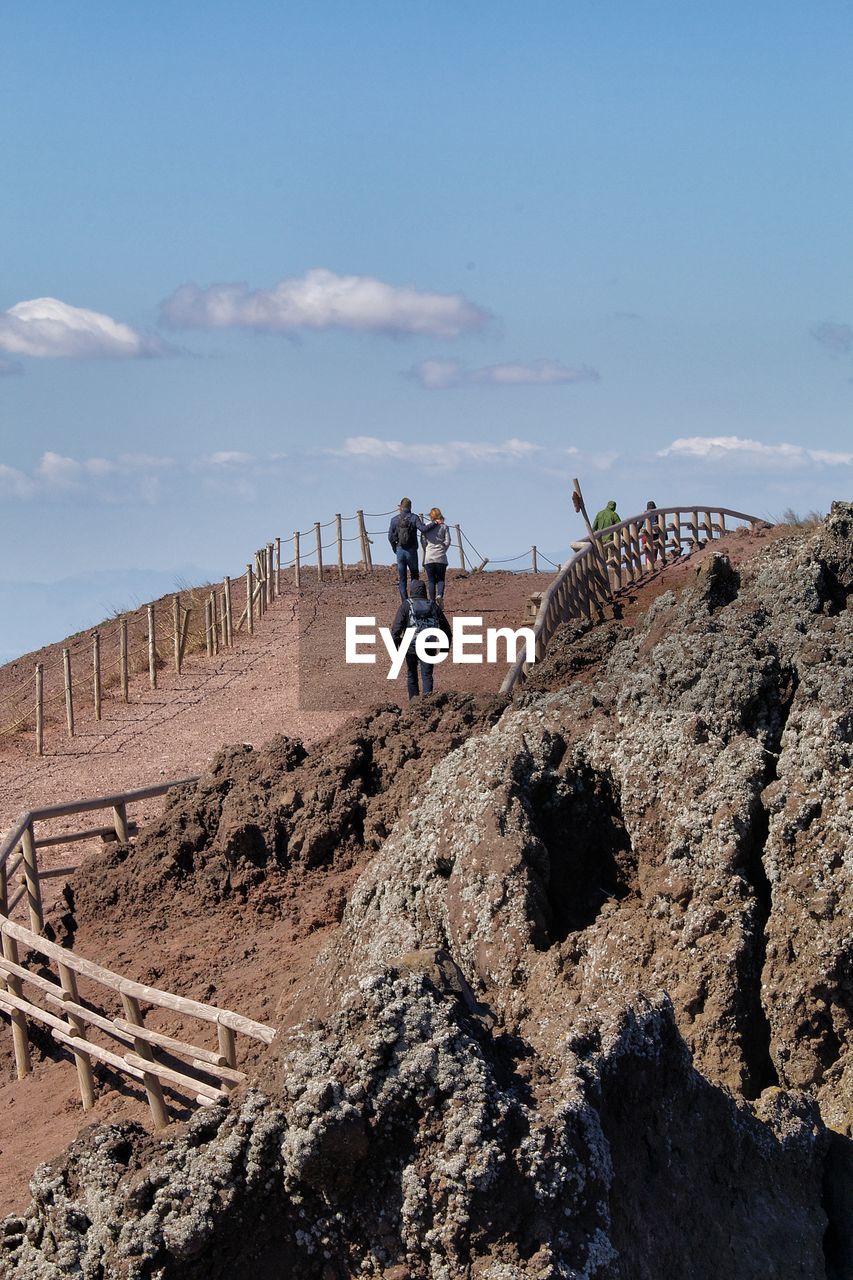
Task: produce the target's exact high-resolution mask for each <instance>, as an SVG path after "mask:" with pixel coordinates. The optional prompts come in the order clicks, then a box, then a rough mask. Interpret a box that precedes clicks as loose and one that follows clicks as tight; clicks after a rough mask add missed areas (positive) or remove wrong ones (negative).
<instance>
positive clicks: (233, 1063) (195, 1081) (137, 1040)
mask: <svg viewBox="0 0 853 1280" xmlns="http://www.w3.org/2000/svg"><path fill="white" fill-rule="evenodd" d="M196 780H197V779H195V778H182V779H180V781H179V782H166V783H158V784H157V785H155V786H153V787H143V788H141V789H139V790H136V791H124V792H120V793H118V794H116V795H110V796H93V797H89V798H87V799H85V800H76V801H71V802H68V803H64V804H56V805H49V806H46V807H44V808H41V809H31V810H29V811H28V812H27V813H25V814H22V815H21V817H20V818H19V819H18V821H17V822H16V824H15V825H14V827H12V829H11V830H10V831H9V832H8V833H7V835H6V836H5V838H4V840H3V841H2V844H0V939H2V954H0V1012H2V1013H4V1014H6V1016H7V1017H8V1018H9V1022H10V1025H11V1029H12V1040H13V1045H14V1050H15V1064H16V1068H17V1072H18V1078H19V1079H23V1078H24V1077H25V1076H27V1075H29V1073H30V1071H31V1070H32V1063H31V1057H30V1035H29V1023H30V1022H35V1023H38V1024H39V1025H40V1026H42V1027H45V1028H47V1031H48V1032H49V1034H50V1035H51V1036H52V1037H53V1039H54V1040H56V1041H57V1043H58V1044H60V1045H62V1046H63V1047H64V1048H65V1049H67V1050H68V1051H69V1052H70V1053H71V1055H72V1056H73V1059H74V1062H75V1065H76V1067H77V1077H78V1082H79V1085H80V1098H81V1101H82V1103H83V1108H84V1110H88V1109H89V1108H90V1107H91V1106H93V1105H94V1100H95V1080H94V1075H93V1067H92V1064H93V1062H97V1063H102V1064H104V1065H106V1066H109V1067H112V1068H113V1069H114V1070H115V1071H118V1072H119V1073H121V1074H122V1075H124V1076H128V1077H130V1078H131V1079H132V1080H134V1081H137V1082H140V1083H141V1084H142V1085H143V1086H144V1088H145V1092H146V1095H147V1097H148V1103H149V1106H150V1108H151V1114H152V1116H153V1120H154V1124H155V1126H156V1127H157V1128H162V1127H163V1126H164V1125H166V1124H168V1122H169V1112H168V1108H167V1105H166V1100H165V1097H164V1092H163V1091H164V1088H165V1089H168V1090H169V1091H170V1092H172V1093H176V1094H178V1095H184V1096H185V1097H189V1099H190V1101H192V1102H196V1103H199V1104H200V1105H202V1106H210V1105H212V1104H213V1103H216V1102H218V1101H221V1100H222V1099H224V1098H225V1097H227V1094H228V1092H229V1090H231V1089H233V1088H234V1087H235V1086H236V1085H238V1084H241V1083H242V1082H243V1081H244V1080H245V1079H246V1075H245V1073H244V1072H242V1071H240V1070H239V1069H238V1067H237V1039H236V1037H237V1035H242V1036H246V1037H248V1038H249V1039H251V1040H257V1041H261V1042H262V1043H263V1044H271V1043H272V1040H273V1039H274V1037H275V1031H274V1030H273V1028H272V1027H268V1026H265V1025H264V1024H263V1023H261V1022H255V1021H254V1020H253V1019H251V1018H245V1017H243V1015H242V1014H239V1013H234V1012H233V1011H232V1010H231V1009H223V1008H220V1007H219V1006H217V1005H211V1004H203V1003H201V1002H200V1001H198V1000H190V999H188V998H187V997H185V996H178V995H175V994H173V993H172V992H170V991H163V990H161V989H160V988H159V987H149V986H146V985H145V984H144V983H140V982H134V981H132V980H131V979H129V978H125V977H123V976H122V975H121V974H118V973H114V972H113V971H112V970H110V969H106V968H104V967H103V965H99V964H95V963H93V961H91V960H89V959H87V958H86V957H84V956H81V955H78V954H77V952H75V951H72V950H69V949H68V948H66V947H60V946H58V945H57V944H56V943H55V942H50V941H49V940H48V939H47V938H45V937H44V936H43V932H42V930H43V929H44V908H43V905H42V893H41V881H42V880H43V879H46V878H47V877H49V876H51V875H54V876H55V875H67V874H69V873H70V872H72V871H73V870H75V868H74V867H61V868H58V869H54V870H42V869H41V868H40V867H39V864H38V850H39V849H40V848H43V847H45V846H48V845H57V844H61V843H65V842H67V841H74V840H83V839H91V838H92V837H97V836H101V837H103V838H108V837H111V838H112V839H119V840H125V841H126V840H127V839H128V838H129V837H130V836H131V835H132V834H133V833H134V831H135V826H134V824H133V823H130V822H128V817H127V807H128V805H129V804H132V803H134V802H138V801H140V800H145V799H149V798H151V797H154V796H159V795H164V794H165V793H166V792H167V791H169V790H170V789H171V788H172V787H174V786H178V785H181V784H182V783H192V782H195V781H196ZM97 809H109V810H111V811H112V815H113V821H112V823H111V824H110V825H109V826H98V827H90V828H87V829H86V830H84V831H74V832H63V833H61V834H59V835H51V836H47V837H44V838H42V839H37V838H36V832H35V824H36V823H37V822H40V821H47V820H50V819H55V818H57V817H63V816H66V815H69V814H73V813H88V812H91V811H93V810H97ZM19 868H21V869H22V881H23V883H22V884H21V887H20V889H19V891H18V893H17V894H15V895H14V896H13V898H12V899H11V900H10V899H9V882H10V878H11V876H12V875H14V873H15V872H16V871H17V870H18V869H19ZM24 895H26V899H27V909H28V912H29V919H30V928H29V929H27V928H25V927H24V925H22V924H19V923H17V922H16V921H14V920H12V919H10V916H11V913H12V911H14V909H15V907H16V906H17V904H18V902H19V901H20V900H21V898H22V897H23V896H24ZM19 946H21V947H23V948H25V949H26V952H27V953H30V954H31V955H34V956H35V957H37V959H38V968H37V969H33V968H30V967H28V966H27V965H25V964H22V963H21V955H20V953H19ZM54 970H55V973H54ZM80 983H82V984H83V988H84V990H83V993H82V995H81V992H80V989H79V984H80ZM119 1003H120V1005H121V1014H119V1013H118V1012H117V1011H115V1008H114V1010H113V1011H112V1012H111V1011H109V1009H108V1006H109V1005H113V1006H117V1005H118V1004H119ZM148 1006H151V1007H153V1008H158V1009H166V1010H169V1011H171V1012H172V1013H175V1014H178V1015H180V1016H181V1019H182V1021H183V1020H185V1019H187V1018H192V1019H195V1020H197V1021H199V1022H201V1023H203V1024H206V1025H208V1026H215V1027H216V1044H215V1045H203V1044H195V1043H193V1042H192V1041H189V1040H185V1039H179V1038H177V1037H175V1036H172V1035H167V1034H165V1033H164V1032H162V1031H158V1030H156V1029H154V1028H151V1027H147V1026H146V1025H145V1011H146V1008H147V1007H148ZM122 1014H123V1016H122ZM104 1041H106V1042H107V1043H104ZM116 1044H117V1045H118V1047H119V1048H118V1051H116V1049H115V1047H114V1046H115V1045H116ZM111 1046H113V1047H111Z"/></svg>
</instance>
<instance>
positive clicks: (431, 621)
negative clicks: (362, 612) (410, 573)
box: [391, 578, 453, 698]
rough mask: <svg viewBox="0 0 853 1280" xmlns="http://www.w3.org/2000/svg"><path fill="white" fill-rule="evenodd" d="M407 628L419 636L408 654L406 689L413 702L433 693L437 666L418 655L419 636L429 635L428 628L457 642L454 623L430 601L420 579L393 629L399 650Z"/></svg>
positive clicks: (398, 615) (412, 586)
mask: <svg viewBox="0 0 853 1280" xmlns="http://www.w3.org/2000/svg"><path fill="white" fill-rule="evenodd" d="M407 627H414V629H415V634H414V636H413V637H412V641H411V644H410V645H409V649H408V652H407V654H406V687H407V689H408V691H409V698H416V697H417V696H418V694H419V693H420V692H421V690H423V692H424V693H432V669H433V665H434V664H433V663H431V662H422V661H421V660H420V658H419V657H418V655H417V653H416V652H415V642H416V640H417V637H418V634H419V633H420V632H421V631H426V630H427V628H428V627H436V628H437V629H438V630H439V631H443V632H444V634H445V635H446V636H447V638H448V640H452V639H453V632H452V631H451V628H450V623H449V622H448V621H447V618H446V617H445V616H444V612H443V610H442V608H441V606H440V604H439V603H438V602H437V601H435V600H430V599H428V598H427V589H426V585H425V583H423V582H421V580H420V579H419V578H416V579H415V581H414V582H413V583H412V584H411V586H410V587H409V594H408V596H407V597H406V599H405V601H404V602H403V603H402V604H401V605H400V608H399V609H398V610H397V616H396V617H395V619H394V622H393V623H392V626H391V637H392V639H393V641H394V643H395V645H396V646H397V648H398V649H399V647H400V645H401V644H402V642H403V636H404V634H405V632H406V628H407ZM419 667H420V675H421V683H420V689H419V688H418V668H419Z"/></svg>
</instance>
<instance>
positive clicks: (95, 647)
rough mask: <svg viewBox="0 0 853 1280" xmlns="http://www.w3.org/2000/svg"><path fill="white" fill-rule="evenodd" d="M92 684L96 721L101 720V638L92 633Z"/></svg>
mask: <svg viewBox="0 0 853 1280" xmlns="http://www.w3.org/2000/svg"><path fill="white" fill-rule="evenodd" d="M92 683H93V690H92V692H93V695H94V703H95V719H96V720H100V718H101V637H100V635H99V634H98V632H97V631H94V632H93V633H92Z"/></svg>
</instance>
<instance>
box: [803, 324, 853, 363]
mask: <svg viewBox="0 0 853 1280" xmlns="http://www.w3.org/2000/svg"><path fill="white" fill-rule="evenodd" d="M811 335H812V337H813V338H815V339H816V340H817V341H818V342H819V343H820V345H821V346H822V347H825V348H826V350H827V351H829V352H831V353H832V355H834V356H846V355H849V354H850V352H851V351H853V329H851V328H850V325H849V324H838V323H837V322H836V321H834V320H823V321H821V323H820V324H816V325H815V327H814V328H813V329H812V331H811Z"/></svg>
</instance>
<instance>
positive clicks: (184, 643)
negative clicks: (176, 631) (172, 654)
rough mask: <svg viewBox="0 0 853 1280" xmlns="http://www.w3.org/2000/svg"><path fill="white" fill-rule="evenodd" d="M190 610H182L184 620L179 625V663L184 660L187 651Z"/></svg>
mask: <svg viewBox="0 0 853 1280" xmlns="http://www.w3.org/2000/svg"><path fill="white" fill-rule="evenodd" d="M191 613H192V609H185V610H184V620H183V622H182V623H181V661H182V662H183V660H184V654H185V653H186V651H187V640H188V639H189V634H190V614H191Z"/></svg>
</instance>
